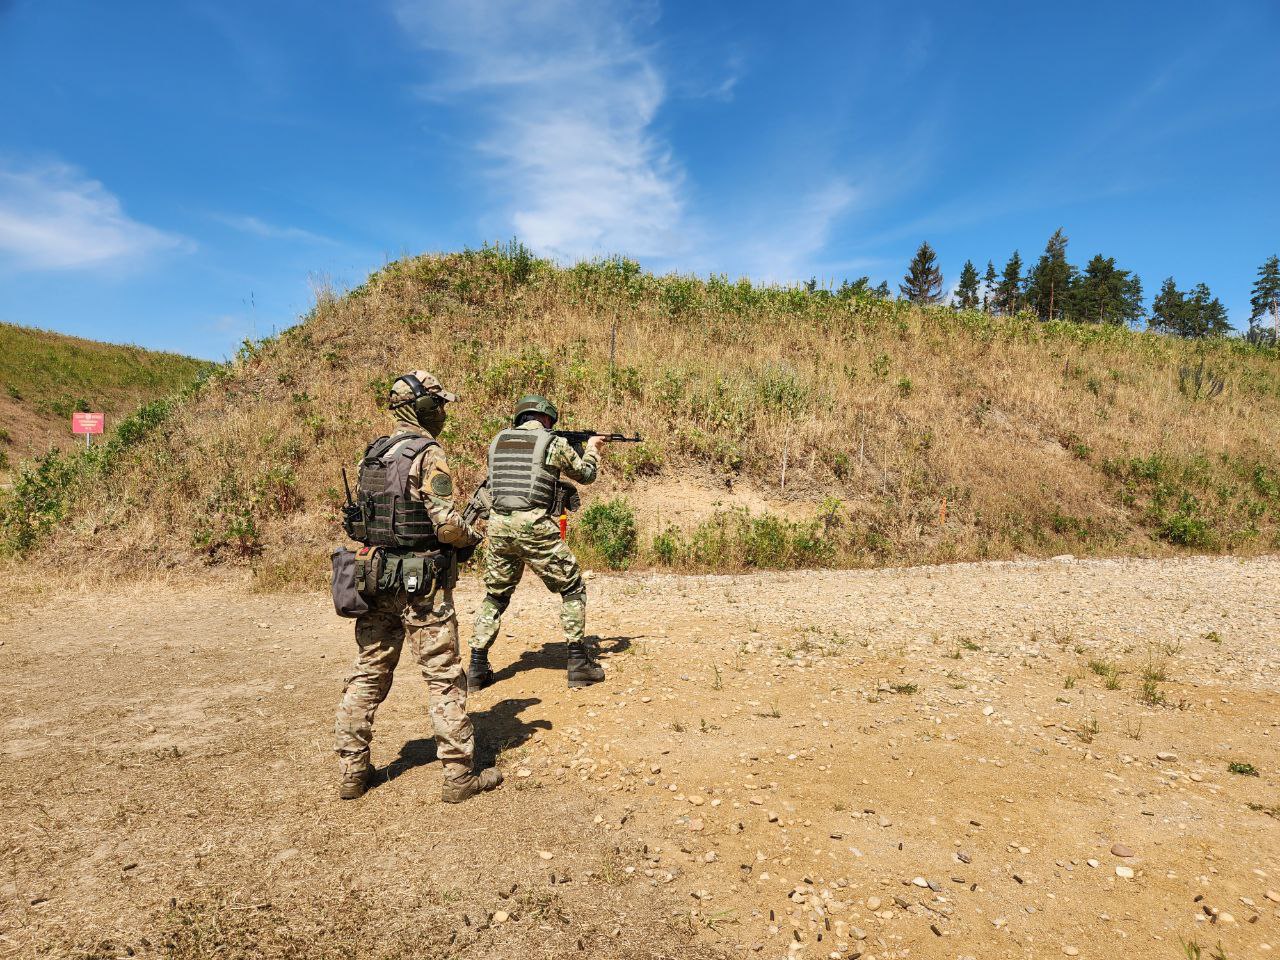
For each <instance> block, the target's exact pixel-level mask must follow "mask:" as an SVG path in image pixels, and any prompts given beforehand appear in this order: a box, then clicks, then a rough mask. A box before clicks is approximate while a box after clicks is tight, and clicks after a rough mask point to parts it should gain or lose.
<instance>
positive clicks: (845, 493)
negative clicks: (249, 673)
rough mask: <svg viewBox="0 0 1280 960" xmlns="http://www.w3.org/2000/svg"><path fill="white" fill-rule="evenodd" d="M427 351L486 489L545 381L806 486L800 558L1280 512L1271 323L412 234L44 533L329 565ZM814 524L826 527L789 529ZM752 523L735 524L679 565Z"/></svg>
mask: <svg viewBox="0 0 1280 960" xmlns="http://www.w3.org/2000/svg"><path fill="white" fill-rule="evenodd" d="M611 357H612V362H611ZM1202 360H1203V362H1204V363H1205V364H1206V365H1207V366H1208V367H1209V368H1210V369H1212V371H1214V374H1215V375H1216V376H1220V377H1221V378H1222V379H1223V380H1224V382H1225V384H1226V389H1225V391H1224V392H1223V394H1222V395H1221V396H1219V397H1216V398H1214V399H1212V400H1204V399H1197V398H1195V397H1194V396H1189V395H1187V394H1185V393H1184V392H1183V391H1182V390H1180V387H1179V383H1180V377H1179V371H1180V370H1181V369H1184V368H1186V367H1187V366H1188V365H1191V364H1197V363H1200V362H1201V361H1202ZM415 367H423V368H427V369H430V370H432V371H434V372H436V373H437V374H438V375H439V376H440V377H441V378H442V379H443V380H444V381H445V382H446V383H447V384H448V385H449V387H450V388H451V389H453V390H455V391H457V392H458V393H460V394H461V395H462V397H463V402H462V403H459V404H457V405H456V406H455V407H454V408H453V410H452V411H451V414H452V419H451V421H450V424H449V427H448V429H447V431H446V435H445V438H444V439H445V441H446V446H447V448H448V449H449V451H450V454H451V457H452V458H453V461H454V463H455V465H456V466H457V467H458V469H459V472H460V475H461V485H462V487H463V488H464V489H469V488H470V487H471V485H472V484H474V483H475V482H476V480H477V478H478V477H479V476H480V472H481V468H482V461H483V456H484V450H485V448H486V445H487V441H488V438H489V436H490V435H491V433H492V432H493V431H494V430H496V429H497V428H498V427H499V426H501V425H502V423H503V422H504V419H505V417H506V416H507V412H508V411H509V410H510V408H511V404H512V402H513V400H514V399H515V398H516V397H518V396H519V395H520V394H522V393H526V392H529V391H540V392H545V393H547V394H549V395H551V396H552V397H553V398H554V399H555V401H556V402H557V403H558V404H559V405H560V407H561V410H562V411H563V413H564V421H563V422H564V423H565V424H566V425H573V426H591V427H597V428H604V427H609V428H615V429H625V430H628V431H631V430H639V431H640V432H641V433H642V434H643V435H644V436H645V437H646V438H647V439H646V442H645V443H644V444H643V445H641V446H640V447H639V448H638V449H637V448H630V447H628V448H623V449H618V450H616V451H611V453H610V455H609V461H610V462H609V465H608V468H607V470H606V474H607V476H608V477H609V480H610V483H611V486H612V489H611V490H610V492H614V491H617V490H620V491H621V492H622V493H623V494H625V495H628V496H631V497H633V498H635V500H636V502H637V503H639V504H641V505H642V506H643V502H644V496H643V494H644V490H645V488H646V486H647V485H648V484H650V483H653V482H655V480H659V481H660V480H662V478H664V477H665V478H674V477H676V476H692V477H694V478H697V479H698V480H699V482H701V483H702V484H704V485H705V486H707V487H709V488H713V489H715V488H718V489H725V488H726V485H728V486H735V487H747V486H749V487H751V488H753V489H755V490H758V491H763V492H764V493H766V494H767V495H768V496H769V497H771V498H773V500H774V501H775V502H776V501H789V502H792V503H795V504H798V505H807V507H808V512H807V514H806V513H804V512H803V511H801V513H800V514H799V515H805V516H809V517H815V519H812V520H806V521H803V522H798V523H796V524H792V525H789V526H786V525H784V527H783V529H782V532H781V534H778V533H777V531H773V532H771V533H770V532H769V531H766V533H769V535H771V536H774V535H777V536H782V537H783V539H784V541H785V542H784V547H785V549H787V550H788V551H790V552H789V553H788V556H791V557H793V558H794V559H793V560H791V561H789V562H788V565H812V564H814V563H820V564H834V565H851V564H867V563H878V562H895V563H898V562H921V561H948V560H967V559H980V558H1001V557H1009V556H1013V555H1016V554H1020V553H1025V554H1034V555H1051V554H1054V553H1061V552H1067V551H1070V552H1075V553H1080V554H1132V553H1138V554H1149V553H1160V552H1169V551H1172V550H1176V549H1179V548H1191V549H1195V550H1210V551H1221V550H1230V551H1238V552H1244V553H1250V552H1259V551H1265V550H1269V549H1273V548H1274V547H1275V546H1276V544H1277V531H1278V530H1280V480H1278V479H1277V478H1280V460H1278V459H1277V453H1276V446H1275V443H1274V438H1275V424H1276V422H1277V420H1278V419H1280V375H1278V374H1280V369H1278V366H1277V362H1276V354H1275V352H1274V351H1263V350H1257V349H1254V348H1249V347H1246V346H1244V345H1242V344H1239V343H1228V342H1214V343H1208V344H1199V345H1197V344H1190V343H1186V342H1181V341H1175V340H1171V339H1168V338H1165V337H1160V336H1155V335H1149V334H1136V333H1131V332H1129V331H1125V330H1118V329H1112V328H1098V327H1087V326H1079V325H1072V324H1049V325H1046V324H1041V323H1038V322H1035V321H1032V320H1029V319H1026V318H994V317H989V316H986V315H984V314H980V313H956V312H953V311H950V310H947V309H932V310H927V311H921V310H917V309H915V308H911V307H909V306H907V305H905V304H901V303H897V302H887V301H880V300H875V299H852V300H842V299H839V298H836V297H834V296H830V295H825V294H824V293H823V292H822V291H818V292H816V293H813V292H806V291H804V290H784V289H776V288H764V289H762V288H753V287H751V286H749V285H746V284H732V283H728V282H726V281H721V280H715V279H713V280H711V281H706V282H704V281H697V280H692V279H687V278H682V277H676V276H672V277H665V278H655V277H652V276H649V275H647V274H642V273H640V272H638V271H637V270H635V269H634V268H633V265H631V264H629V263H628V262H626V261H609V262H605V263H599V264H594V265H584V266H580V267H578V268H575V269H572V270H560V269H555V268H552V267H551V266H550V265H548V264H545V263H543V262H541V261H536V260H530V259H528V258H526V257H525V256H524V254H523V253H522V252H521V251H520V250H518V249H517V250H515V251H493V250H489V251H483V252H479V253H470V254H454V255H448V256H439V257H421V258H415V259H407V260H402V261H398V262H396V263H393V264H391V265H389V266H388V267H387V268H385V269H384V270H382V271H380V272H379V273H377V274H375V275H374V276H372V277H370V279H369V281H368V282H367V283H366V284H364V285H363V286H362V287H360V288H358V289H357V290H355V291H353V292H352V293H350V294H349V295H346V296H344V297H341V298H339V297H336V296H323V297H321V299H320V301H319V302H318V303H317V305H316V306H315V308H314V309H313V310H312V311H311V313H310V314H309V315H308V316H307V317H305V318H304V320H303V322H301V323H300V324H299V325H298V326H296V327H294V328H292V329H291V330H288V331H286V332H285V333H283V334H282V335H281V336H280V337H279V338H277V339H275V340H273V341H270V342H265V343H263V344H261V345H259V346H256V347H255V348H253V349H251V350H246V351H243V352H242V354H241V356H240V357H239V358H238V359H237V360H236V361H235V362H234V363H233V364H232V365H231V366H230V367H229V368H227V369H226V370H225V371H224V372H223V373H222V374H221V375H220V376H216V377H215V378H214V379H213V380H212V382H211V383H209V384H208V385H206V386H205V387H204V388H203V389H202V390H201V391H200V392H199V393H198V394H197V395H196V396H195V397H194V399H193V400H191V402H189V403H188V404H187V405H185V406H184V407H183V408H182V409H181V410H180V411H179V412H178V413H177V414H176V415H174V416H173V417H172V418H171V419H170V421H169V422H168V423H167V424H166V425H165V426H164V428H163V429H161V430H159V431H157V432H156V433H155V434H153V435H152V436H151V437H150V438H149V439H147V440H145V441H144V442H143V443H141V444H140V445H138V446H137V448H136V451H135V452H134V453H133V455H132V456H130V457H127V458H124V459H122V460H121V462H119V463H117V464H116V465H115V466H114V467H113V469H112V470H111V471H110V472H109V474H108V475H105V476H100V477H97V478H95V481H94V483H93V484H92V489H93V492H94V494H95V495H94V497H93V498H92V499H90V498H85V497H81V498H79V499H78V502H76V503H75V506H74V509H72V510H71V511H70V521H69V522H67V523H65V524H63V525H62V527H61V529H59V530H58V531H57V533H56V535H55V536H54V538H53V543H52V545H51V547H52V549H51V550H47V551H45V555H46V556H50V557H54V558H57V557H70V556H76V555H81V551H83V550H84V549H86V548H87V547H89V546H90V545H91V544H92V545H93V546H94V548H95V549H96V550H97V551H98V554H99V557H100V559H101V560H102V561H103V562H104V563H106V565H107V566H108V567H110V568H113V569H129V570H137V569H139V568H143V569H145V568H155V569H159V568H163V567H166V566H172V565H175V564H177V565H182V564H187V563H192V562H204V561H208V560H214V561H218V562H233V563H252V564H253V565H254V566H255V568H256V569H257V570H258V572H259V575H260V577H261V580H262V582H263V583H265V584H267V585H282V584H288V583H296V582H300V581H319V580H320V579H321V578H322V575H323V569H324V562H325V555H326V548H327V546H328V544H330V543H331V542H332V541H333V540H334V538H335V535H336V530H337V527H336V522H335V520H336V511H337V507H338V504H339V502H340V496H341V494H340V490H341V483H340V480H339V475H338V470H339V467H340V465H342V464H344V463H350V462H351V461H352V460H353V458H354V457H356V456H357V455H358V453H359V451H360V450H361V449H362V448H363V446H364V444H365V443H367V442H368V440H369V439H370V438H371V437H372V436H374V435H376V433H377V431H379V430H381V429H385V426H386V424H387V419H386V416H385V414H384V413H383V412H382V411H381V410H380V409H379V403H378V397H379V395H380V394H381V393H382V392H383V391H384V389H385V387H386V386H387V384H388V383H389V382H390V379H391V378H392V377H394V376H395V375H396V374H398V373H399V372H402V371H403V370H407V369H412V368H415ZM784 467H785V484H784V482H783V476H784ZM601 486H609V485H608V484H606V485H601ZM593 492H594V491H593ZM639 521H640V528H641V532H642V535H641V557H640V562H641V563H644V562H656V561H657V560H661V559H662V558H663V556H664V554H663V552H662V551H661V550H659V551H657V552H656V553H655V551H654V550H653V549H652V548H651V543H652V539H653V536H654V534H657V533H660V532H661V530H660V528H659V526H658V524H657V523H656V521H655V516H654V515H647V514H646V513H645V510H644V509H641V512H640V517H639ZM716 523H717V524H718V526H719V528H720V529H721V530H723V528H724V527H725V523H724V520H723V518H717V520H716ZM739 526H741V525H739ZM747 527H748V529H747V532H746V533H742V534H741V536H743V537H746V536H750V535H752V533H751V530H750V529H749V527H750V525H747ZM713 532H714V531H713ZM107 533H109V536H104V534H107ZM704 533H705V531H703V532H702V533H700V531H699V530H698V529H690V530H685V531H683V533H682V536H683V537H684V538H685V542H686V543H690V542H696V541H697V538H698V537H699V536H700V535H703V534H704ZM737 535H738V534H735V536H737ZM810 541H814V542H818V543H819V545H820V547H821V549H817V550H814V551H809V552H806V550H804V549H792V547H794V544H795V543H801V544H802V545H803V544H808V543H810ZM102 544H107V545H108V546H107V547H106V548H105V550H104V549H103V548H102V546H101V545H102ZM768 546H769V545H768V544H767V543H766V544H765V547H766V548H768ZM758 553H759V551H756V552H752V551H751V550H739V551H731V550H730V551H727V550H724V549H723V548H722V545H721V546H716V545H715V544H712V545H711V547H710V548H709V549H708V550H707V551H704V552H703V553H699V552H698V551H696V550H692V549H691V550H687V551H685V552H683V553H681V554H680V559H681V563H679V564H678V565H681V566H686V567H687V566H690V565H692V566H695V567H698V566H700V567H715V566H717V563H716V562H715V557H716V556H730V557H733V558H735V559H734V560H733V561H732V562H731V563H730V566H751V565H760V564H759V563H758V559H756V558H757V555H758ZM691 558H692V559H691ZM744 558H745V559H744Z"/></svg>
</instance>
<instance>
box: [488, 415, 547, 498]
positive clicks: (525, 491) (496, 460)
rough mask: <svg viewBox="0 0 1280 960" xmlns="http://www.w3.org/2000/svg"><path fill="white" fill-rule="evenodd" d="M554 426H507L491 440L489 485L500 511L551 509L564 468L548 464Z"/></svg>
mask: <svg viewBox="0 0 1280 960" xmlns="http://www.w3.org/2000/svg"><path fill="white" fill-rule="evenodd" d="M554 437H555V435H554V434H553V433H552V432H551V431H550V430H517V429H511V430H503V431H502V432H501V433H500V434H498V435H497V436H496V437H494V438H493V442H492V443H491V444H489V489H490V491H492V493H493V509H494V510H495V511H496V512H497V513H513V512H514V511H516V510H550V509H551V502H552V500H553V499H554V497H555V486H556V481H558V480H559V479H560V471H559V470H553V469H552V468H551V467H548V466H547V447H549V446H550V445H551V441H552V440H553V439H554Z"/></svg>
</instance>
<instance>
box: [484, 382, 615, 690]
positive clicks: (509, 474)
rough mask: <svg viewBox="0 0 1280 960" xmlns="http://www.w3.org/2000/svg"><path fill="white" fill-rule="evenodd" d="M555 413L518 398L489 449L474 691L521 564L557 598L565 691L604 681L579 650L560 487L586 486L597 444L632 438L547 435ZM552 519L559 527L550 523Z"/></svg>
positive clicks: (581, 621) (569, 505) (569, 490)
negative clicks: (508, 421)
mask: <svg viewBox="0 0 1280 960" xmlns="http://www.w3.org/2000/svg"><path fill="white" fill-rule="evenodd" d="M559 419H560V413H559V411H558V410H557V409H556V408H555V405H554V404H552V403H551V402H550V401H549V400H547V399H546V398H545V397H540V396H534V395H530V396H526V397H523V398H522V399H521V400H520V402H519V403H518V404H516V410H515V417H514V419H513V421H512V426H511V427H510V428H509V429H506V430H503V431H502V432H501V433H499V434H498V435H497V436H496V437H494V439H493V442H492V443H491V444H490V445H489V475H488V479H487V480H486V481H485V484H484V485H483V486H482V489H484V488H487V497H488V499H489V502H490V503H491V514H490V516H489V525H488V528H487V531H486V532H487V535H488V549H487V550H486V552H485V568H484V583H485V597H484V600H482V601H481V603H480V608H479V609H478V610H477V611H476V626H475V633H474V635H473V636H472V639H471V664H470V666H468V668H467V685H468V687H470V688H471V689H475V690H478V689H481V688H483V687H487V686H488V685H489V684H491V683H492V682H493V669H492V667H491V666H490V665H489V648H490V647H491V646H492V645H493V641H494V640H495V639H496V638H497V636H498V629H499V627H500V625H501V623H502V614H503V613H504V612H505V611H506V609H507V606H508V605H509V604H510V602H511V595H512V594H513V593H514V592H515V589H516V586H517V585H518V584H519V583H520V578H521V577H522V576H523V575H524V568H525V565H526V564H527V565H528V566H530V567H532V568H533V571H534V573H536V574H537V575H538V576H539V577H540V578H541V580H542V582H543V583H544V584H546V586H547V589H548V590H550V591H551V592H552V593H558V594H559V595H560V598H561V606H560V623H561V626H562V627H563V628H564V637H565V641H566V642H567V644H568V647H569V655H568V663H567V673H568V681H569V686H570V687H585V686H588V685H590V684H593V683H598V682H600V681H601V680H603V679H604V669H603V668H602V667H601V666H600V665H599V664H598V663H597V662H596V661H595V658H594V657H593V656H592V655H591V651H589V650H588V648H587V645H586V618H587V602H586V601H587V589H586V584H585V583H584V582H583V579H582V567H581V566H580V565H579V563H578V558H577V557H575V556H574V555H573V551H572V550H570V549H569V544H568V543H567V542H566V540H565V519H564V518H565V517H566V515H567V512H568V511H569V510H573V509H577V505H578V491H577V489H576V488H574V487H573V486H572V485H571V484H568V483H565V482H564V481H563V480H562V479H561V476H562V475H563V476H568V477H569V478H570V479H572V480H575V481H577V482H578V483H584V484H585V483H591V482H593V481H594V480H595V478H596V474H597V472H598V471H599V467H600V446H601V445H602V444H604V443H609V442H623V443H638V442H639V441H640V437H639V435H636V436H633V437H628V436H625V435H623V434H620V433H597V432H596V431H594V430H553V429H552V428H553V427H554V426H555V424H556V421H557V420H559ZM477 494H478V497H479V499H477V497H473V498H472V504H468V510H471V509H472V505H473V504H475V509H476V513H475V516H476V517H477V518H480V517H481V516H483V514H482V511H483V500H484V499H485V495H484V494H481V492H480V491H477ZM553 518H558V519H559V520H560V522H559V523H557V522H556V519H553Z"/></svg>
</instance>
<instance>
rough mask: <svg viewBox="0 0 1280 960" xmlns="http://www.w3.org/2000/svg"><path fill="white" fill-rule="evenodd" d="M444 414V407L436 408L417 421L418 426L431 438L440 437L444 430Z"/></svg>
mask: <svg viewBox="0 0 1280 960" xmlns="http://www.w3.org/2000/svg"><path fill="white" fill-rule="evenodd" d="M444 421H445V412H444V407H443V406H441V407H438V408H436V409H435V410H433V411H431V412H430V413H429V414H426V415H425V416H423V417H420V418H419V419H418V423H419V425H420V426H421V427H422V429H423V430H426V431H427V432H428V433H429V434H431V435H432V436H433V437H438V436H440V431H441V430H443V429H444Z"/></svg>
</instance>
